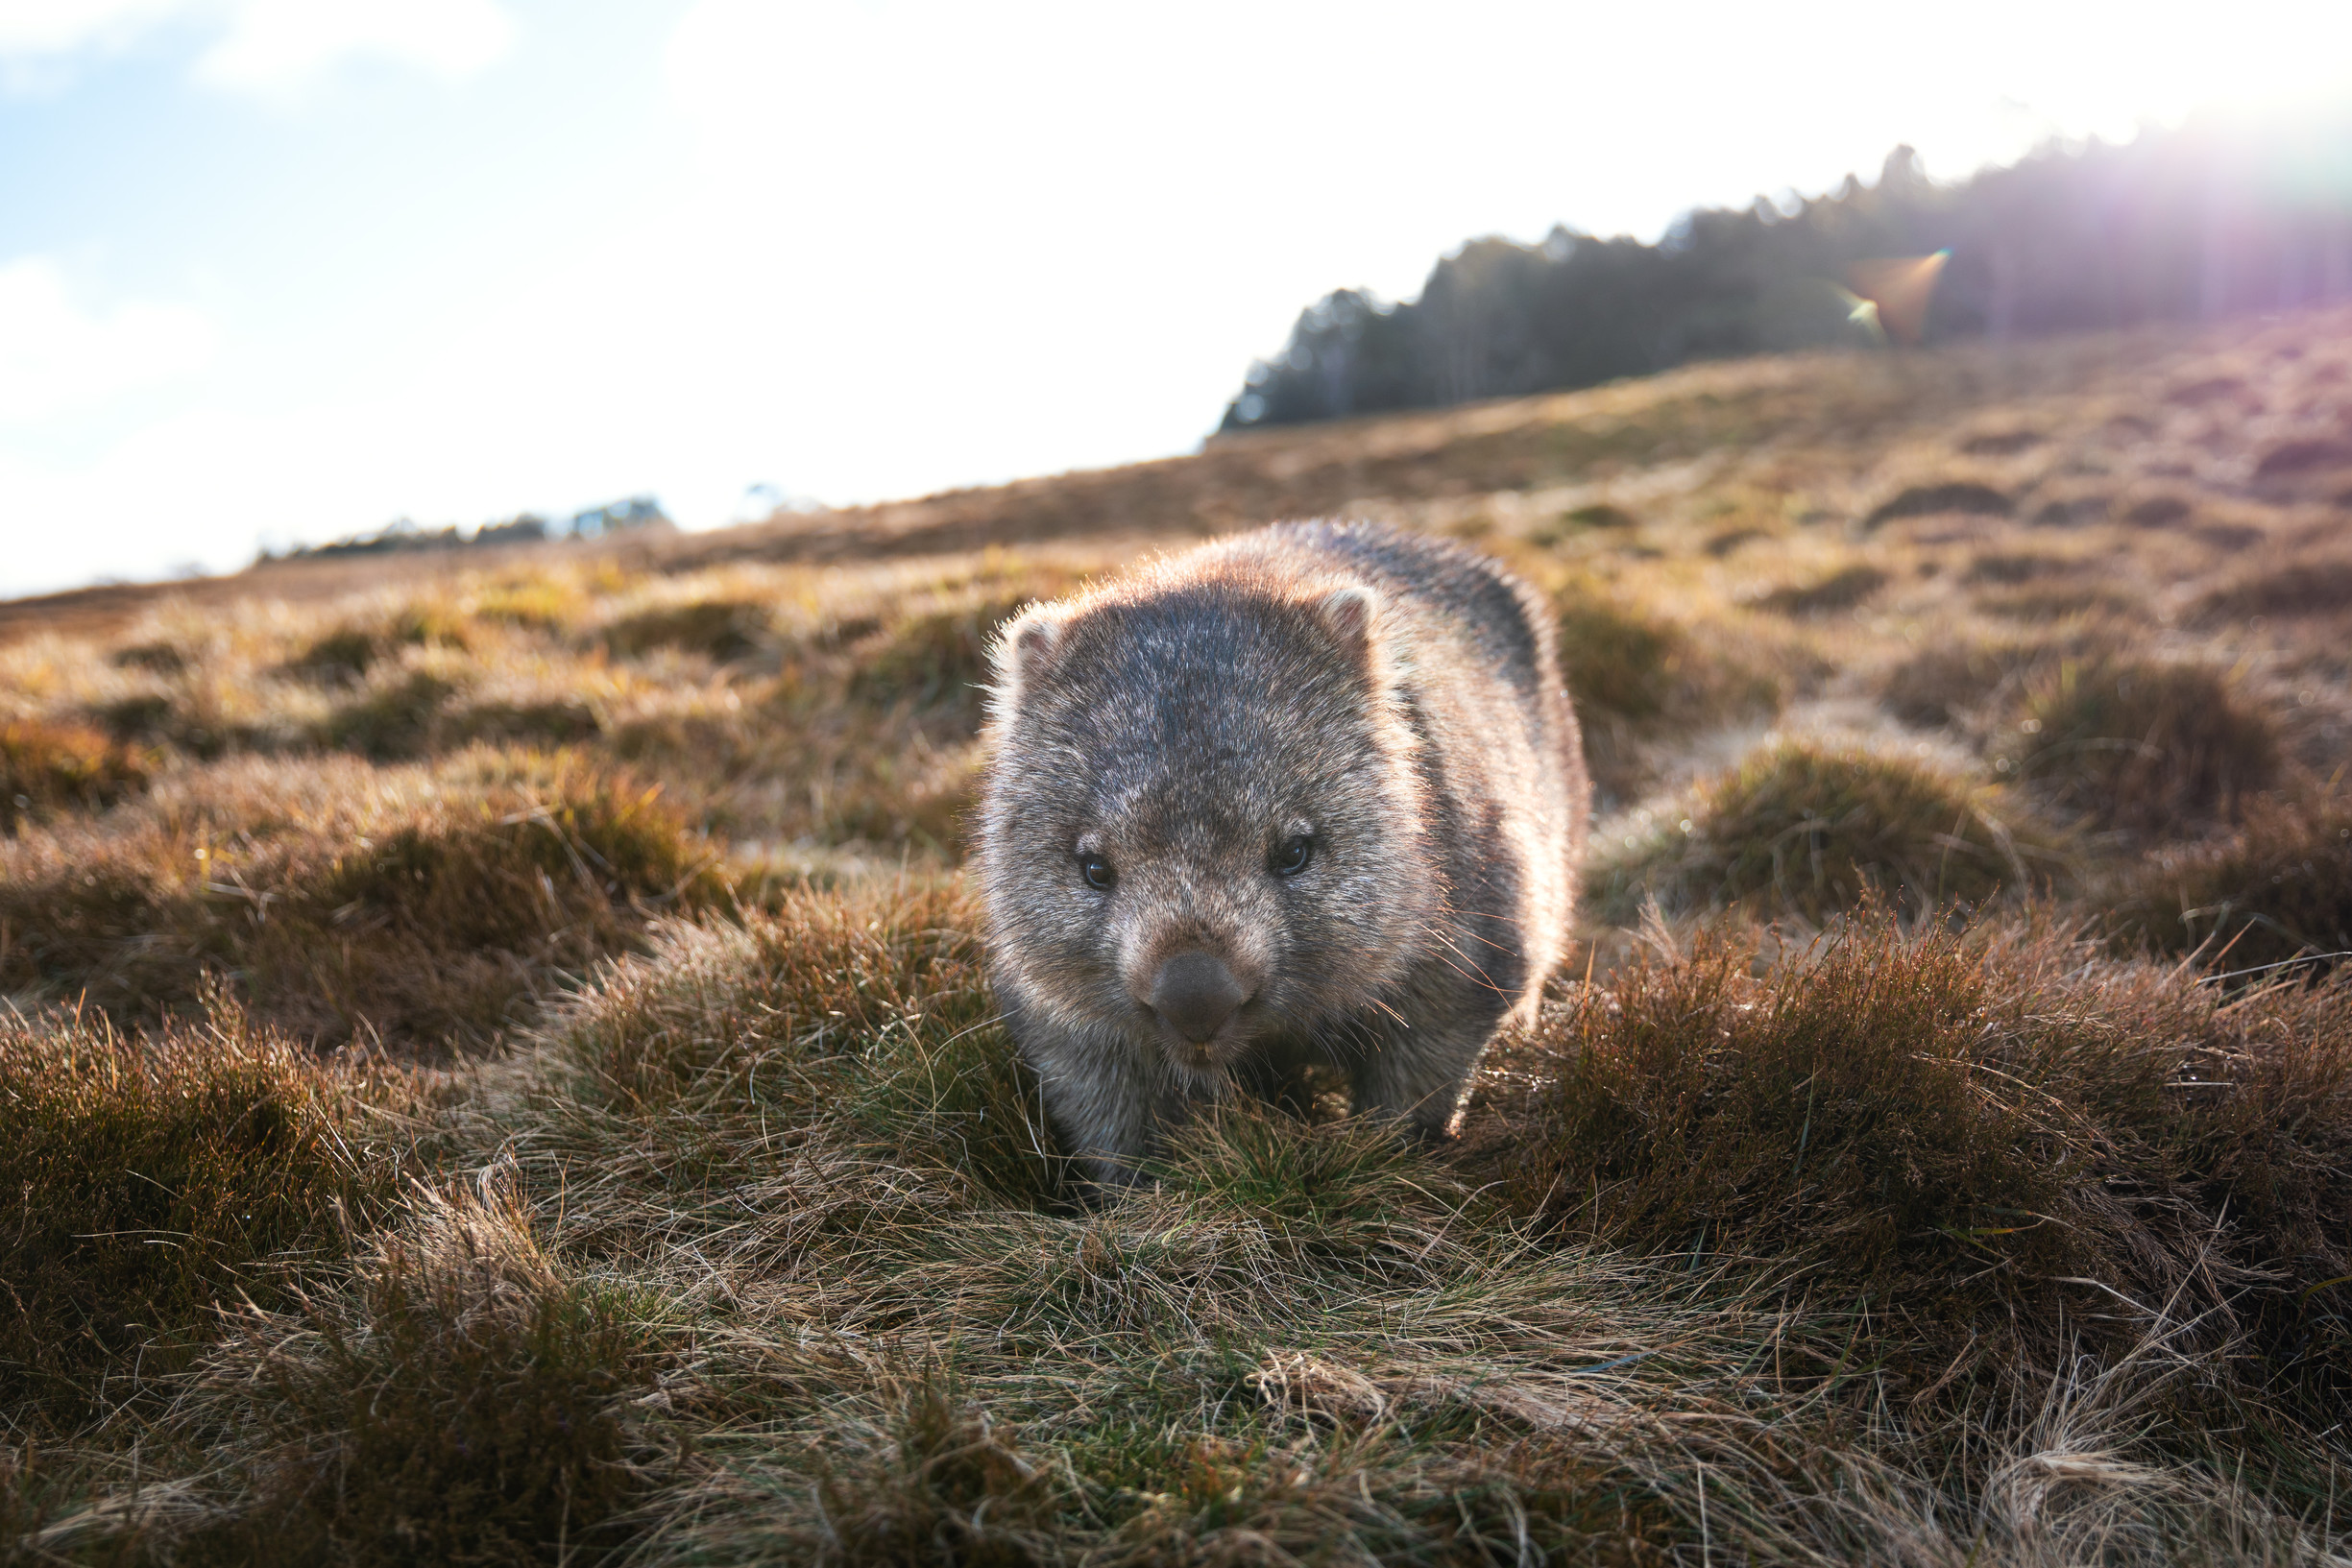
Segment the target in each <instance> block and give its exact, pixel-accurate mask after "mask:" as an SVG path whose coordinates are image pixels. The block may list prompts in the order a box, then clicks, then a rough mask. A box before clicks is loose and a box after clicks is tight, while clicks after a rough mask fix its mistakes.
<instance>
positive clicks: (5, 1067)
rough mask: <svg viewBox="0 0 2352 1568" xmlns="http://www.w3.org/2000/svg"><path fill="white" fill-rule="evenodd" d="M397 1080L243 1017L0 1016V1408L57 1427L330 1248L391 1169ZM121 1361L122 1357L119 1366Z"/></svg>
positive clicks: (269, 1297) (377, 1194) (176, 1361)
mask: <svg viewBox="0 0 2352 1568" xmlns="http://www.w3.org/2000/svg"><path fill="white" fill-rule="evenodd" d="M403 1094H404V1091H403V1089H402V1087H401V1080H400V1078H399V1077H398V1076H397V1075H395V1074H391V1073H387V1072H386V1071H384V1070H383V1069H380V1068H377V1067H373V1066H370V1065H366V1064H363V1063H360V1062H357V1061H352V1060H344V1061H336V1062H322V1061H321V1060H319V1059H318V1058H317V1057H315V1056H313V1055H311V1054H310V1053H309V1052H307V1051H304V1050H303V1049H299V1048H297V1047H296V1046H294V1045H292V1044H290V1043H288V1042H286V1041H285V1040H283V1039H281V1038H279V1037H277V1036H274V1035H271V1034H268V1033H265V1032H261V1031H257V1030H255V1029H254V1028H252V1027H250V1026H249V1025H247V1024H246V1023H245V1021H244V1020H243V1019H242V1018H241V1017H239V1016H238V1015H237V1014H236V1013H234V1012H233V1011H229V1012H223V1013H216V1014H215V1015H214V1016H213V1018H212V1020H211V1021H210V1023H209V1024H207V1025H185V1026H182V1027H177V1028H171V1029H166V1030H164V1031H162V1032H160V1033H158V1034H156V1035H153V1036H151V1037H148V1038H142V1039H127V1038H125V1037H123V1036H121V1035H119V1034H117V1033H115V1032H114V1031H113V1030H112V1029H111V1028H109V1026H108V1025H106V1024H105V1022H104V1021H103V1020H101V1019H98V1018H96V1017H36V1018H33V1019H27V1018H24V1017H20V1016H18V1015H16V1014H13V1013H0V1191H5V1192H7V1193H8V1194H10V1200H11V1203H12V1207H13V1210H14V1214H15V1218H13V1219H12V1220H11V1222H10V1223H9V1224H7V1225H6V1226H0V1280H5V1281H6V1282H8V1288H7V1289H6V1290H5V1291H0V1406H5V1407H7V1408H8V1409H9V1410H10V1411H12V1413H13V1414H14V1415H15V1416H16V1417H17V1418H18V1419H31V1418H33V1417H35V1416H36V1413H37V1414H39V1415H43V1416H46V1417H47V1418H48V1419H49V1420H51V1421H53V1422H55V1423H58V1424H61V1425H62V1426H65V1427H68V1428H70V1427H71V1426H72V1425H73V1424H74V1423H75V1422H77V1421H78V1420H79V1419H81V1418H82V1417H84V1416H85V1415H86V1414H88V1413H90V1412H91V1408H92V1403H93V1401H94V1400H95V1399H96V1398H97V1397H98V1389H99V1388H100V1387H101V1385H105V1384H108V1383H109V1381H110V1380H109V1376H108V1374H109V1370H110V1371H111V1374H112V1379H111V1381H112V1382H113V1383H114V1387H113V1390H112V1394H111V1397H113V1398H116V1399H120V1398H124V1397H127V1396H129V1395H130V1394H131V1393H133V1391H135V1389H136V1387H137V1386H138V1380H139V1378H140V1377H142V1376H144V1377H150V1378H152V1377H154V1376H158V1375H160V1374H162V1373H165V1372H168V1371H170V1370H171V1369H173V1368H174V1367H176V1366H183V1365H184V1364H185V1363H186V1356H187V1352H188V1350H189V1348H190V1346H191V1345H192V1344H193V1343H194V1342H195V1341H196V1340H197V1339H201V1338H202V1337H203V1331H204V1330H205V1329H206V1327H207V1325H208V1321H209V1318H210V1315H211V1314H212V1311H213V1309H214V1307H215V1306H216V1305H220V1304H227V1303H232V1302H235V1301H237V1300H238V1299H240V1298H241V1297H245V1298H251V1299H254V1300H257V1301H274V1300H278V1299H279V1298H280V1297H281V1296H282V1294H283V1288H284V1286H285V1284H286V1283H287V1280H288V1275H287V1273H286V1269H287V1267H288V1266H289V1265H291V1264H294V1263H297V1262H301V1261H303V1260H317V1259H321V1258H327V1257H332V1256H336V1255H339V1254H340V1252H341V1251H342V1249H343V1248H344V1246H345V1244H346V1242H347V1239H348V1235H349V1232H350V1228H351V1227H352V1226H353V1225H355V1224H361V1223H364V1222H365V1221H366V1220H367V1218H369V1216H370V1215H371V1214H373V1213H375V1212H376V1211H377V1210H378V1209H380V1208H382V1207H383V1206H384V1205H385V1203H386V1202H388V1200H389V1199H390V1197H391V1195H392V1194H393V1190H394V1186H395V1183H396V1181H397V1179H398V1173H399V1159H398V1157H397V1153H396V1151H395V1150H393V1149H390V1148H387V1147H386V1146H384V1145H385V1139H384V1133H385V1127H386V1124H385V1123H384V1122H381V1121H380V1120H378V1118H379V1117H380V1114H381V1112H382V1111H383V1110H384V1109H387V1108H391V1107H393V1106H396V1105H397V1104H398V1103H399V1102H400V1099H401V1098H402V1096H403ZM134 1368H135V1369H134Z"/></svg>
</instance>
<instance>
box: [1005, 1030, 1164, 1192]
mask: <svg viewBox="0 0 2352 1568" xmlns="http://www.w3.org/2000/svg"><path fill="white" fill-rule="evenodd" d="M1021 1049H1022V1052H1023V1054H1025V1055H1026V1056H1028V1058H1029V1060H1030V1065H1031V1066H1032V1067H1034V1068H1035V1069H1036V1070H1037V1077H1038V1081H1039V1082H1040V1084H1041V1085H1042V1086H1043V1089H1044V1094H1045V1103H1046V1109H1047V1111H1048V1112H1050V1113H1051V1114H1052V1116H1053V1118H1054V1125H1055V1128H1056V1129H1057V1130H1059V1132H1060V1133H1061V1136H1062V1141H1063V1142H1064V1143H1065V1144H1066V1145H1067V1146H1069V1149H1070V1151H1071V1153H1073V1154H1074V1155H1076V1156H1077V1157H1078V1159H1079V1163H1080V1164H1081V1165H1083V1166H1084V1167H1085V1169H1086V1173H1087V1174H1088V1175H1089V1176H1092V1177H1093V1178H1094V1179H1095V1180H1096V1181H1097V1182H1099V1183H1101V1184H1102V1185H1103V1187H1104V1188H1106V1189H1110V1190H1114V1191H1115V1190H1118V1189H1122V1188H1128V1187H1132V1186H1135V1185H1136V1184H1137V1183H1139V1182H1140V1181H1142V1180H1143V1170H1142V1166H1143V1162H1144V1160H1145V1159H1146V1158H1148V1157H1149V1156H1151V1155H1152V1154H1153V1153H1155V1152H1157V1150H1158V1147H1159V1142H1160V1137H1161V1134H1162V1133H1163V1131H1164V1130H1165V1129H1166V1128H1168V1127H1169V1126H1171V1125H1173V1124H1174V1123H1175V1122H1176V1121H1177V1120H1178V1119H1179V1118H1180V1117H1181V1116H1182V1115H1183V1113H1184V1108H1185V1101H1186V1095H1185V1092H1184V1087H1183V1085H1181V1084H1179V1083H1177V1082H1176V1081H1175V1078H1174V1075H1173V1074H1172V1073H1170V1072H1169V1071H1168V1069H1167V1067H1166V1066H1165V1064H1164V1063H1162V1062H1160V1061H1157V1060H1155V1059H1152V1058H1151V1057H1146V1056H1143V1054H1142V1053H1140V1052H1138V1051H1137V1050H1136V1049H1134V1048H1133V1046H1131V1045H1130V1044H1129V1043H1128V1041H1127V1040H1125V1039H1124V1038H1122V1037H1120V1036H1118V1035H1115V1034H1114V1035H1091V1034H1087V1033H1084V1032H1080V1031H1064V1030H1060V1029H1052V1028H1048V1029H1036V1028H1031V1029H1026V1030H1024V1031H1023V1033H1022V1038H1021Z"/></svg>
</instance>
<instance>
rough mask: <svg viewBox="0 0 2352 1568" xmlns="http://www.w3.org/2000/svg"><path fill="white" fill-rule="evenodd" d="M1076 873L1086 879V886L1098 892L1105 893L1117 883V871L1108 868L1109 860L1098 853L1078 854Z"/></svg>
mask: <svg viewBox="0 0 2352 1568" xmlns="http://www.w3.org/2000/svg"><path fill="white" fill-rule="evenodd" d="M1078 874H1079V876H1081V877H1083V878H1085V879H1086V885H1087V886H1088V887H1091V888H1094V889H1096V890H1097V891H1098V892H1103V893H1107V892H1109V891H1110V890H1111V889H1112V888H1114V887H1116V886H1118V885H1119V873H1117V872H1115V871H1113V870H1112V869H1111V868H1110V862H1109V861H1108V860H1105V859H1103V856H1100V855H1081V856H1079V857H1078Z"/></svg>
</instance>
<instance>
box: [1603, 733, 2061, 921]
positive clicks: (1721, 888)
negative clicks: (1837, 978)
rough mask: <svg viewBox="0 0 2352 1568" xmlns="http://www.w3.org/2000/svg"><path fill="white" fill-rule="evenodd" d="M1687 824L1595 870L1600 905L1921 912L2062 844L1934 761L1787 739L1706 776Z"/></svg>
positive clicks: (2001, 880)
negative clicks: (1649, 901)
mask: <svg viewBox="0 0 2352 1568" xmlns="http://www.w3.org/2000/svg"><path fill="white" fill-rule="evenodd" d="M1686 810H1687V814H1686V815H1685V816H1683V817H1682V818H1680V820H1679V824H1676V825H1669V826H1668V827H1666V828H1665V829H1663V830H1662V831H1660V832H1654V833H1653V834H1651V835H1650V837H1649V838H1648V839H1647V840H1646V841H1645V840H1642V839H1640V838H1638V837H1637V839H1636V840H1635V842H1634V843H1633V844H1631V845H1629V846H1627V847H1626V848H1625V849H1624V850H1623V851H1622V852H1620V853H1618V854H1615V855H1612V856H1608V857H1606V858H1604V859H1603V860H1602V862H1601V863H1600V865H1599V866H1598V867H1597V868H1596V869H1595V871H1594V873H1593V876H1592V893H1593V896H1594V905H1595V911H1594V912H1595V913H1596V914H1598V915H1599V916H1601V918H1603V919H1607V920H1612V921H1614V922H1616V923H1618V924H1629V923H1630V922H1631V921H1632V920H1633V919H1634V918H1635V917H1636V916H1637V914H1638V913H1639V912H1640V908H1641V905H1642V903H1643V901H1644V900H1645V899H1646V898H1655V899H1657V900H1658V902H1659V904H1660V905H1661V906H1662V907H1663V908H1665V909H1667V910H1669V911H1681V910H1691V909H1702V908H1709V907H1714V906H1721V905H1732V904H1738V905H1745V906H1747V907H1748V908H1749V909H1750V910H1752V911H1753V912H1755V913H1758V914H1763V915H1781V914H1794V915H1798V916H1801V917H1802V918H1804V919H1806V920H1808V921H1813V922H1820V921H1823V920H1826V919H1828V918H1829V917H1830V916H1831V915H1833V914H1837V913H1839V912H1841V911H1844V910H1848V909H1851V908H1854V907H1855V906H1856V905H1860V904H1861V903H1863V902H1864V901H1865V900H1866V899H1869V898H1871V897H1873V896H1881V897H1884V898H1887V899H1889V900H1892V901H1893V902H1895V903H1896V904H1897V905H1899V906H1901V907H1902V908H1903V909H1904V910H1906V911H1909V912H1912V913H1925V912H1927V911H1928V910H1931V909H1934V908H1937V907H1938V906H1941V905H1947V904H1954V903H1956V904H1959V905H1965V906H1969V907H1976V906H1981V905H1984V904H1986V903H1989V902H1990V901H1991V900H1992V899H1994V898H1995V897H1997V896H1999V895H2000V893H2001V892H2002V891H2003V890H2004V889H2015V888H2020V887H2023V886H2025V884H2027V883H2028V882H2030V881H2031V880H2033V873H2032V870H2031V868H2030V867H2029V865H2028V863H2027V858H2026V856H2032V857H2033V858H2034V859H2035V860H2036V861H2039V862H2040V863H2041V864H2042V865H2043V866H2044V867H2045V873H2044V874H2045V875H2047V868H2049V866H2050V865H2052V864H2053V863H2054V861H2055V858H2056V856H2054V854H2053V853H2052V852H2051V849H2050V846H2049V844H2048V843H2047V842H2046V841H2045V840H2044V839H2043V838H2041V837H2040V836H2039V835H2037V834H2034V833H2032V832H2030V831H2027V832H2024V833H2021V832H2020V831H2019V828H2018V826H2016V825H2013V824H2012V823H2010V822H2005V821H2003V820H2002V817H2001V816H2000V815H1999V814H1997V812H1996V807H1995V802H1994V799H1993V797H1992V796H1991V795H1990V794H1989V793H1988V792H1987V791H1985V790H1983V789H1981V788H1978V787H1976V786H1974V785H1972V784H1968V783H1966V782H1964V781H1962V780H1959V779H1954V778H1952V777H1950V776H1949V775H1947V774H1945V773H1943V772H1941V771H1939V770H1937V769H1935V768H1933V767H1931V766H1929V765H1928V763H1926V762H1924V761H1916V760H1910V759H1907V758H1902V757H1889V756H1880V755H1875V754H1872V753H1869V752H1863V751H1855V750H1821V749H1818V748H1815V747H1812V746H1809V745H1806V744H1804V743H1802V742H1798V741H1782V742H1780V743H1778V744H1776V745H1773V746H1770V747H1767V748H1765V749H1764V750H1762V751H1760V752H1758V753H1757V754H1756V755H1754V756H1752V757H1750V758H1749V759H1747V760H1745V761H1743V762H1741V763H1740V764H1739V765H1738V766H1737V767H1734V768H1733V769H1731V770H1730V771H1729V772H1726V773H1724V774H1722V775H1720V776H1718V777H1717V778H1715V779H1713V780H1712V781H1710V782H1709V783H1707V784H1702V785H1700V786H1699V788H1698V789H1697V790H1696V791H1695V792H1694V794H1693V796H1692V798H1691V799H1690V801H1689V802H1688V803H1687V807H1686Z"/></svg>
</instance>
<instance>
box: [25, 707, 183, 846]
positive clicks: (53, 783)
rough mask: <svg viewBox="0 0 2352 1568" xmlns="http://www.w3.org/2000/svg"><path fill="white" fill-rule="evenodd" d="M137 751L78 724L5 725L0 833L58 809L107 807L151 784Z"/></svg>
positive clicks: (146, 768)
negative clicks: (28, 819)
mask: <svg viewBox="0 0 2352 1568" xmlns="http://www.w3.org/2000/svg"><path fill="white" fill-rule="evenodd" d="M148 779H149V767H148V764H147V762H146V761H145V760H143V759H141V758H140V757H139V756H138V755H137V754H136V753H134V752H133V751H131V750H129V749H128V748H126V747H124V746H122V745H120V744H118V743H116V742H114V741H110V740H109V739H108V738H107V737H106V736H102V735H99V734H98V733H96V732H95V731H92V730H88V729H85V728H83V727H81V726H78V725H70V724H48V723H42V722H40V721H39V720H32V719H23V720H16V721H13V722H11V723H7V724H0V833H12V832H15V831H16V829H17V826H18V824H20V823H22V822H24V821H25V820H26V819H27V818H32V817H38V816H43V815H46V814H48V813H50V812H53V811H76V810H78V811H90V810H99V809H103V808H106V807H109V806H111V805H113V804H114V803H115V802H116V801H119V800H122V799H124V798H125V797H127V796H130V795H135V794H137V793H138V792H139V791H141V790H143V789H145V788H146V787H147V783H148Z"/></svg>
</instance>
